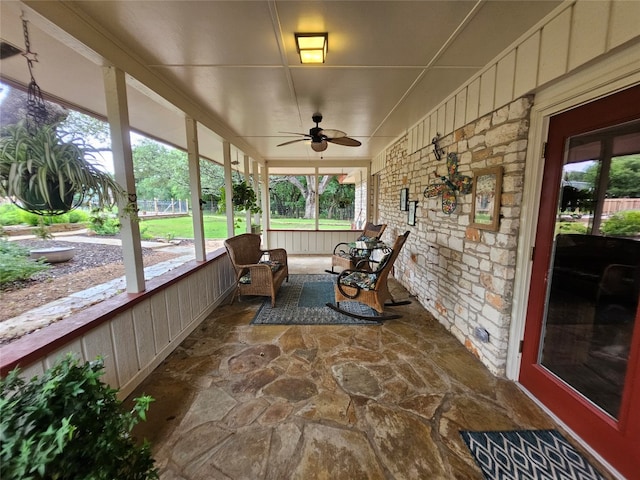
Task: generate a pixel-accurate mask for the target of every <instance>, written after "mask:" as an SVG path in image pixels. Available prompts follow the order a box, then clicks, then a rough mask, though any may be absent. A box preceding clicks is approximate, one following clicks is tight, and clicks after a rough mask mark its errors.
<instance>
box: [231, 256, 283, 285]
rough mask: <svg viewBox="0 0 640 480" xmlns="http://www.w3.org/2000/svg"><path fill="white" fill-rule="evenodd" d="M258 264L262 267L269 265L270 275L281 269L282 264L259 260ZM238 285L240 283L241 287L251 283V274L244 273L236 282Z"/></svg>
mask: <svg viewBox="0 0 640 480" xmlns="http://www.w3.org/2000/svg"><path fill="white" fill-rule="evenodd" d="M258 263H260V264H263V265H269V268H271V273H276V272H277V271H278V270H280V268H281V267H282V264H281V263H280V262H278V261H275V260H261V261H260V262H258ZM238 283H242V284H243V285H249V284H250V283H251V272H249V273H245V274H244V275H243V276H241V277H240V280H238Z"/></svg>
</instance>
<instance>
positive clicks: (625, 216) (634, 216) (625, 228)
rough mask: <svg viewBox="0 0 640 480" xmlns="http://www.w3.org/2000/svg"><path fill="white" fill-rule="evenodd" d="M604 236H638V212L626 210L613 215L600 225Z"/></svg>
mask: <svg viewBox="0 0 640 480" xmlns="http://www.w3.org/2000/svg"><path fill="white" fill-rule="evenodd" d="M601 230H602V233H604V234H605V235H616V236H633V235H638V234H640V210H626V211H623V212H617V213H615V214H614V215H613V216H612V217H611V218H609V219H608V220H607V221H606V222H604V223H603V224H602V227H601Z"/></svg>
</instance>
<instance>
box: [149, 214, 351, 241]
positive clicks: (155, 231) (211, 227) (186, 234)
mask: <svg viewBox="0 0 640 480" xmlns="http://www.w3.org/2000/svg"><path fill="white" fill-rule="evenodd" d="M241 217H242V218H241ZM319 223H320V224H319V228H320V230H350V229H351V222H350V221H348V220H333V219H321V220H320V222H319ZM236 225H239V227H237V228H236V233H241V232H245V231H246V222H245V220H244V214H243V215H241V216H240V215H238V217H237V219H236ZM270 228H271V229H274V230H313V229H314V228H315V220H314V219H303V218H271V226H270ZM140 231H141V233H142V235H143V237H145V238H168V237H173V238H193V221H192V218H191V216H188V217H174V218H150V219H142V220H141V221H140ZM204 236H205V238H210V239H216V238H227V217H226V215H219V214H218V215H213V214H207V213H205V214H204Z"/></svg>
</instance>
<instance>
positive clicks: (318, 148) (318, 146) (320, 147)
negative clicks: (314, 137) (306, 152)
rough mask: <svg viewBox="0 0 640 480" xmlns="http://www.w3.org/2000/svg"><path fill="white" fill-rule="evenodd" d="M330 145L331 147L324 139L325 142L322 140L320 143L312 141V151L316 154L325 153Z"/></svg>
mask: <svg viewBox="0 0 640 480" xmlns="http://www.w3.org/2000/svg"><path fill="white" fill-rule="evenodd" d="M328 145H329V144H328V143H327V141H326V140H324V139H323V140H321V141H319V142H314V141H311V149H312V150H313V151H314V152H324V151H325V150H326V149H327V146H328Z"/></svg>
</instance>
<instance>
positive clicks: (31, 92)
mask: <svg viewBox="0 0 640 480" xmlns="http://www.w3.org/2000/svg"><path fill="white" fill-rule="evenodd" d="M20 18H21V19H22V32H23V34H24V48H25V51H24V53H23V54H22V56H23V57H24V58H25V59H26V60H27V68H28V69H29V76H30V81H29V85H28V87H27V129H28V130H29V132H30V133H34V132H35V130H37V129H38V128H40V127H42V126H43V125H45V124H46V123H47V120H48V119H49V112H48V111H47V106H46V104H45V103H44V98H43V96H42V90H41V89H40V86H39V85H38V83H37V82H36V79H35V77H34V76H33V68H34V67H33V64H34V63H37V62H38V54H37V53H35V52H32V51H31V40H30V39H29V22H28V20H26V19H25V17H24V13H23V14H22V15H21V16H20Z"/></svg>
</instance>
